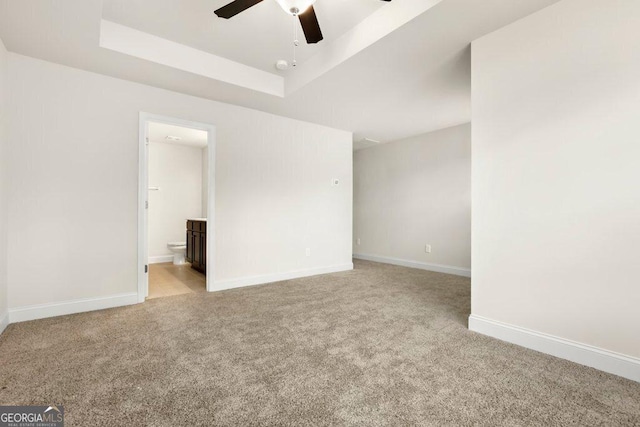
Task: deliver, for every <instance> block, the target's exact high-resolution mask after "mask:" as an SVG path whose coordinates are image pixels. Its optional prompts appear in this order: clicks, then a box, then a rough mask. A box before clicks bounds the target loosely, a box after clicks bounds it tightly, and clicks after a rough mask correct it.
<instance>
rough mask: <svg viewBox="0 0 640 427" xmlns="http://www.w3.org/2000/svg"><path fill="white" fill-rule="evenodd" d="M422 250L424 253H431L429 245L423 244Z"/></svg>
mask: <svg viewBox="0 0 640 427" xmlns="http://www.w3.org/2000/svg"><path fill="white" fill-rule="evenodd" d="M424 251H425V252H426V253H428V254H430V253H431V245H425V247H424Z"/></svg>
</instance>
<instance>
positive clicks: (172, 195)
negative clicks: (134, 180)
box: [148, 123, 203, 262]
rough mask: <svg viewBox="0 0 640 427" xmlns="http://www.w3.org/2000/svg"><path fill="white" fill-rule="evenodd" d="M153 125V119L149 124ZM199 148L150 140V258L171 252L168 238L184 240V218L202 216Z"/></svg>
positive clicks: (170, 253) (171, 240)
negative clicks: (153, 189) (152, 189)
mask: <svg viewBox="0 0 640 427" xmlns="http://www.w3.org/2000/svg"><path fill="white" fill-rule="evenodd" d="M150 126H153V123H152V124H150ZM202 181H203V178H202V148H199V147H192V146H187V145H180V144H175V143H165V142H151V143H150V144H149V187H158V188H159V190H157V191H149V210H148V212H149V213H148V215H149V216H148V227H149V261H150V262H153V259H154V258H157V257H162V256H167V255H169V256H171V255H173V253H172V252H171V251H170V250H169V248H168V247H167V243H169V242H186V237H185V233H186V221H187V218H200V217H202Z"/></svg>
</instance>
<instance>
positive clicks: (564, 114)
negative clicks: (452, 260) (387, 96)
mask: <svg viewBox="0 0 640 427" xmlns="http://www.w3.org/2000/svg"><path fill="white" fill-rule="evenodd" d="M639 23H640V2H638V1H636V0H609V1H606V2H603V1H598V0H564V1H561V2H559V3H557V4H555V5H553V6H551V7H549V8H547V9H544V10H542V11H541V12H539V13H536V14H534V15H531V16H529V17H527V18H525V19H523V20H521V21H518V22H516V23H514V24H512V25H510V26H508V27H506V28H503V29H501V30H499V31H496V32H494V33H492V34H490V35H488V36H486V37H484V38H482V39H480V40H478V41H475V42H474V43H473V46H472V57H473V82H472V86H473V120H472V123H473V144H472V145H473V179H472V182H473V236H472V237H473V239H472V241H473V245H472V258H473V273H472V314H473V315H474V316H480V317H482V318H484V319H489V320H490V321H498V322H503V323H506V324H508V325H514V326H517V327H520V328H525V329H526V330H529V331H534V332H537V333H544V334H549V335H552V336H555V337H559V338H562V339H566V340H569V341H573V342H578V343H582V344H587V345H590V346H595V347H597V348H600V349H604V350H608V351H611V352H615V353H621V354H624V355H627V356H632V357H635V358H638V357H640V309H639V308H638V306H639V302H640V285H639V284H640V277H639V276H638V265H639V262H640V249H639V248H640V120H639V117H640V77H639V76H640V50H639V49H638V43H639V41H640V25H639ZM636 360H637V359H636ZM636 363H637V362H636ZM638 367H640V364H639V365H636V368H633V369H636V371H635V375H636V378H640V369H638ZM629 375H630V376H631V374H629Z"/></svg>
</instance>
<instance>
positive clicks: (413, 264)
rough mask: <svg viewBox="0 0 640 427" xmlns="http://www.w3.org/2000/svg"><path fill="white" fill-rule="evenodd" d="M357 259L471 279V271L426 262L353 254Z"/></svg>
mask: <svg viewBox="0 0 640 427" xmlns="http://www.w3.org/2000/svg"><path fill="white" fill-rule="evenodd" d="M353 257H354V258H356V259H362V260H365V261H374V262H381V263H384V264H393V265H400V266H402V267H410V268H418V269H420V270H428V271H435V272H437V273H446V274H455V275H456V276H463V277H471V269H469V268H463V267H452V266H450V265H440V264H428V263H426V262H418V261H409V260H405V259H398V258H391V257H386V256H380V255H369V254H353Z"/></svg>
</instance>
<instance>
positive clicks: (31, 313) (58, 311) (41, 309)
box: [9, 293, 138, 323]
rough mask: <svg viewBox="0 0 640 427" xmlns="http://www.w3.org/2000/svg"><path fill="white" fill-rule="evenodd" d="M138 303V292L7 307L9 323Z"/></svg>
mask: <svg viewBox="0 0 640 427" xmlns="http://www.w3.org/2000/svg"><path fill="white" fill-rule="evenodd" d="M137 303H138V294H137V293H131V294H120V295H113V296H110V297H103V298H86V299H80V300H74V301H64V302H58V303H53V304H38V305H30V306H26V307H18V308H11V309H9V321H10V322H11V323H16V322H26V321H27V320H35V319H44V318H46V317H55V316H64V315H66V314H75V313H83V312H85V311H94V310H103V309H105V308H113V307H120V306H123V305H132V304H137Z"/></svg>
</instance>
